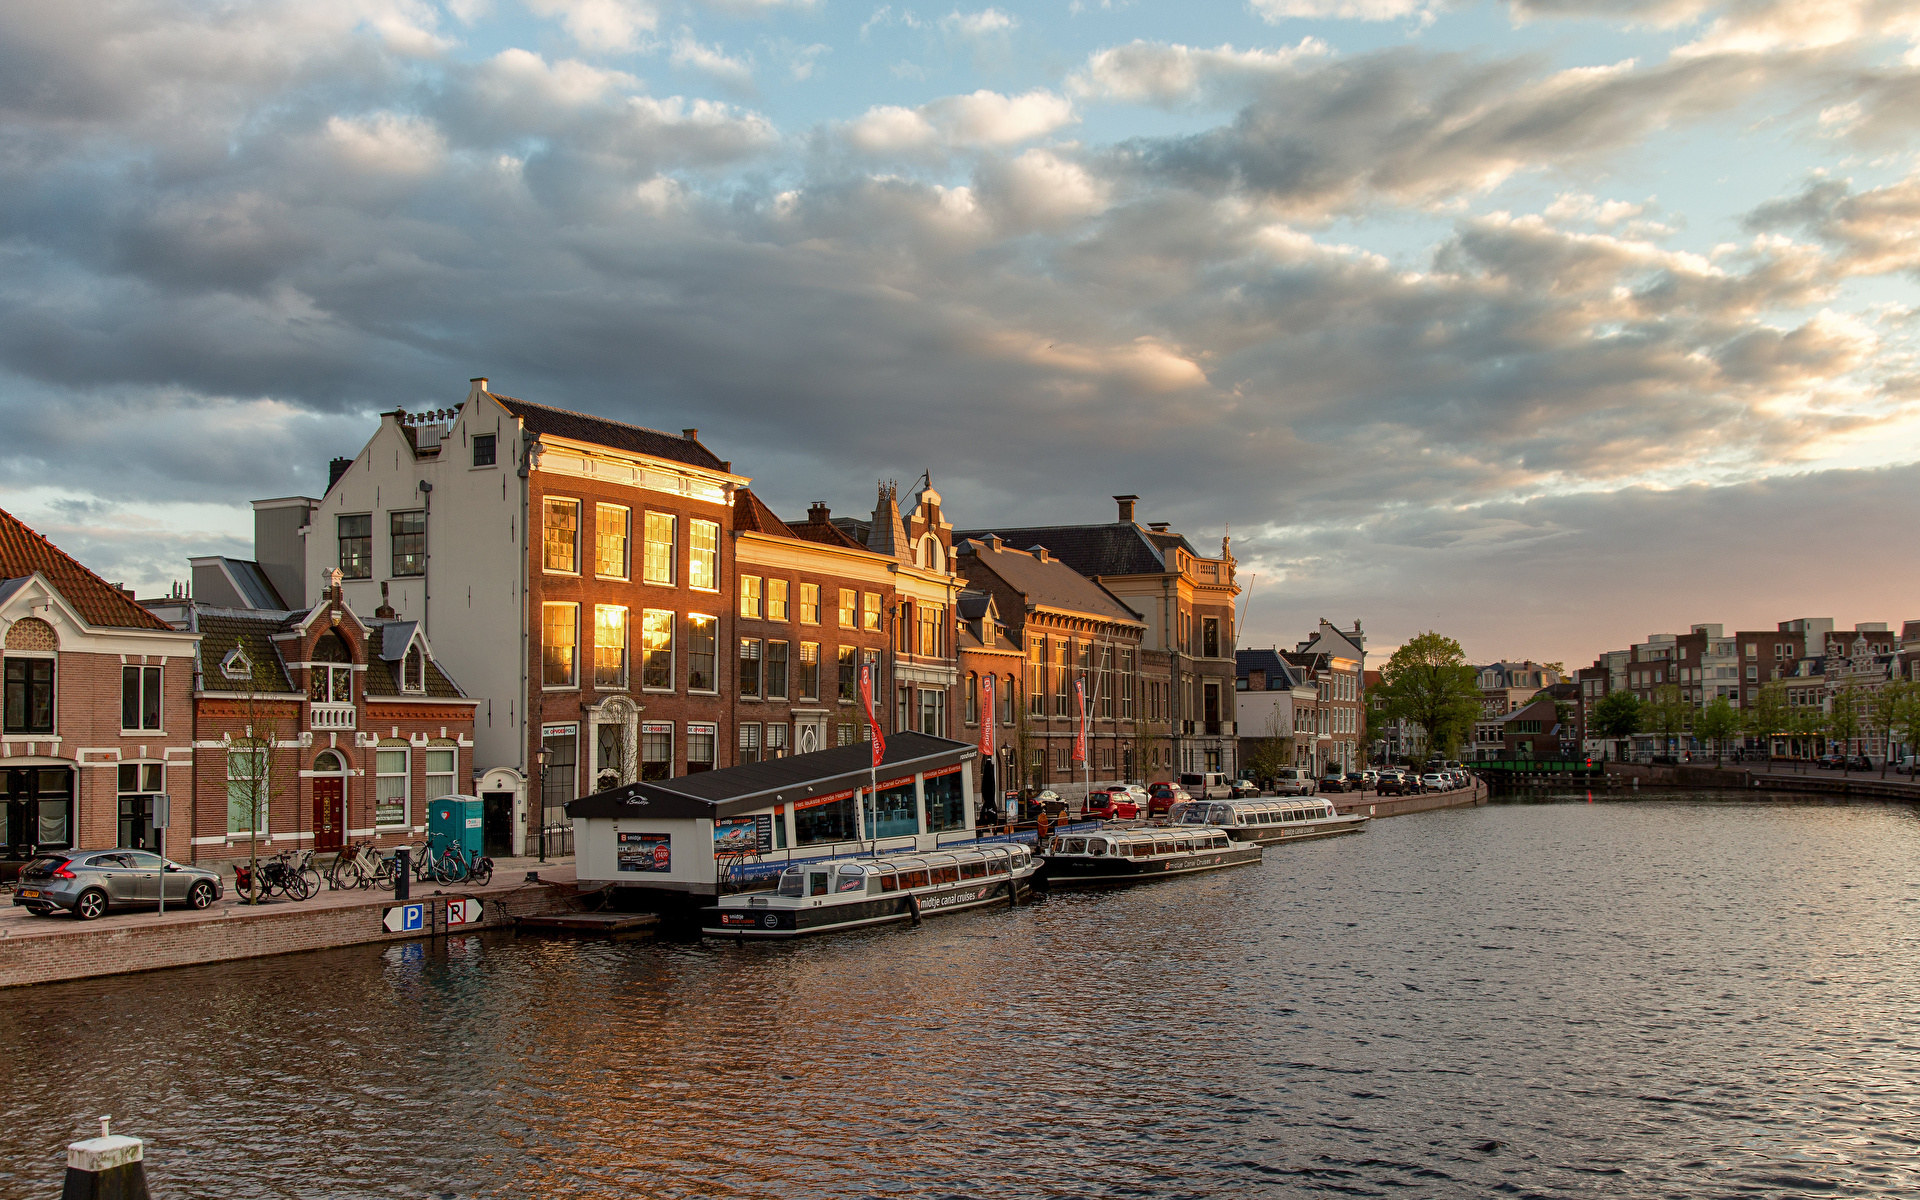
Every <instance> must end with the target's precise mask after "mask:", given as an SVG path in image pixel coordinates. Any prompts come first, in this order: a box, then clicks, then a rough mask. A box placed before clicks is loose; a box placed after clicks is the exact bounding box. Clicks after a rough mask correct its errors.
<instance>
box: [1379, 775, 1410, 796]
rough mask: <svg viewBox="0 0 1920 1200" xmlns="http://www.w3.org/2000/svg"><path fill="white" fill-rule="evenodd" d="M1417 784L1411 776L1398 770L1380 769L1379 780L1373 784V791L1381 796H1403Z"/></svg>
mask: <svg viewBox="0 0 1920 1200" xmlns="http://www.w3.org/2000/svg"><path fill="white" fill-rule="evenodd" d="M1418 786H1419V785H1418V784H1416V783H1415V782H1413V779H1412V777H1411V776H1408V775H1405V774H1403V773H1401V772H1399V771H1382V772H1380V781H1379V782H1378V783H1376V784H1374V791H1376V792H1378V793H1379V794H1380V795H1382V796H1404V795H1407V794H1408V793H1409V792H1412V791H1413V790H1414V789H1415V788H1417V787H1418Z"/></svg>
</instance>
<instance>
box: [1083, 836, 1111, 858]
mask: <svg viewBox="0 0 1920 1200" xmlns="http://www.w3.org/2000/svg"><path fill="white" fill-rule="evenodd" d="M1106 852H1107V839H1105V838H1088V839H1087V853H1088V854H1092V855H1104V854H1106Z"/></svg>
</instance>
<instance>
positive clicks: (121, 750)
mask: <svg viewBox="0 0 1920 1200" xmlns="http://www.w3.org/2000/svg"><path fill="white" fill-rule="evenodd" d="M198 641H199V638H198V637H197V636H196V635H194V634H192V633H185V632H182V631H180V630H177V629H174V628H173V627H172V626H170V625H168V624H167V623H166V622H164V621H162V620H160V619H159V618H158V617H156V616H154V615H153V614H152V613H150V612H148V611H147V610H146V609H144V608H142V607H140V606H139V605H138V604H135V603H134V602H133V600H132V598H131V597H130V596H129V595H128V594H127V593H126V592H124V591H122V590H121V589H119V588H117V587H114V586H112V585H111V584H108V583H107V582H106V581H105V580H103V579H101V578H100V577H99V576H98V575H95V574H94V573H93V572H91V571H89V570H87V569H86V568H85V567H83V566H81V565H80V563H79V562H78V561H76V560H75V559H74V558H72V557H71V556H70V555H68V554H66V553H64V552H63V551H61V550H60V549H58V548H57V547H55V546H54V545H53V543H52V542H49V541H48V540H47V539H45V538H43V537H41V536H40V535H39V534H38V533H35V532H34V531H33V530H31V529H29V528H28V527H27V526H26V525H25V524H23V523H22V522H21V521H20V520H18V519H17V518H15V517H14V516H13V515H12V514H10V513H7V512H4V511H0V878H7V879H10V878H13V877H14V876H16V875H17V874H18V873H19V870H20V867H21V866H22V865H23V864H24V863H25V861H26V860H27V859H29V858H31V857H32V856H33V855H34V854H36V853H38V852H40V851H43V850H64V849H68V848H71V847H74V846H128V847H136V848H142V849H148V850H153V851H156V852H158V853H162V854H168V855H171V856H173V857H176V858H180V857H184V856H185V855H186V850H187V838H188V833H187V827H186V826H187V823H186V821H185V820H184V819H181V818H175V819H174V820H173V822H172V823H171V824H170V825H169V827H168V828H167V830H166V832H165V835H164V839H163V838H162V836H161V835H160V833H159V832H158V831H157V830H155V828H154V824H153V821H154V802H155V797H157V796H159V795H163V794H165V795H177V796H181V797H184V796H185V795H186V794H187V792H188V791H189V785H190V782H191V779H192V772H193V660H194V649H195V646H196V644H197V643H198Z"/></svg>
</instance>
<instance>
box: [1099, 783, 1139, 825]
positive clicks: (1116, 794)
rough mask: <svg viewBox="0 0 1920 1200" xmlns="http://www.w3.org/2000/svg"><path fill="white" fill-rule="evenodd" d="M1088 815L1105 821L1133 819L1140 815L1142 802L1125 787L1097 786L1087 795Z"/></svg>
mask: <svg viewBox="0 0 1920 1200" xmlns="http://www.w3.org/2000/svg"><path fill="white" fill-rule="evenodd" d="M1086 815H1087V816H1088V817H1099V818H1100V819H1101V820H1104V821H1131V820H1133V819H1134V818H1135V817H1138V816H1139V815H1140V804H1139V801H1138V800H1136V799H1135V798H1134V795H1133V793H1132V792H1129V791H1127V790H1126V789H1125V788H1112V789H1105V788H1096V789H1095V790H1094V791H1092V792H1090V793H1088V795H1087V808H1086Z"/></svg>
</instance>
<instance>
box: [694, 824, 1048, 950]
mask: <svg viewBox="0 0 1920 1200" xmlns="http://www.w3.org/2000/svg"><path fill="white" fill-rule="evenodd" d="M1038 869H1039V867H1038V864H1037V863H1036V862H1035V861H1034V856H1033V850H1032V849H1031V848H1030V847H1027V846H1023V845H1020V844H1018V843H1013V842H991V843H985V844H981V845H974V846H962V847H958V848H956V849H952V850H938V851H932V852H929V853H914V852H907V853H902V854H888V855H881V856H877V857H865V858H832V859H820V860H817V861H814V862H804V863H795V864H793V865H792V866H790V867H788V868H787V869H786V870H785V871H782V872H781V873H780V883H779V886H778V887H776V888H774V889H773V890H772V891H759V892H744V893H741V894H739V895H733V896H722V897H720V899H719V901H718V902H717V903H716V904H714V905H713V906H712V907H709V908H703V909H701V910H700V931H701V932H702V933H705V934H709V935H711V936H715V937H737V938H750V937H751V938H790V937H800V936H804V935H806V934H812V933H829V932H832V931H833V930H837V929H856V928H859V927H860V926H862V925H880V924H884V923H886V922H888V921H918V920H919V919H920V918H921V917H931V916H937V915H939V914H942V913H950V912H959V911H961V910H962V909H967V908H978V907H980V906H981V905H983V904H992V903H995V902H996V901H998V902H999V903H1002V904H1009V903H1013V902H1014V901H1016V900H1018V899H1019V898H1020V896H1021V895H1022V894H1023V893H1024V892H1025V891H1026V889H1027V888H1028V886H1029V883H1030V881H1031V880H1032V878H1033V876H1034V873H1035V872H1036V871H1037V870H1038Z"/></svg>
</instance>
